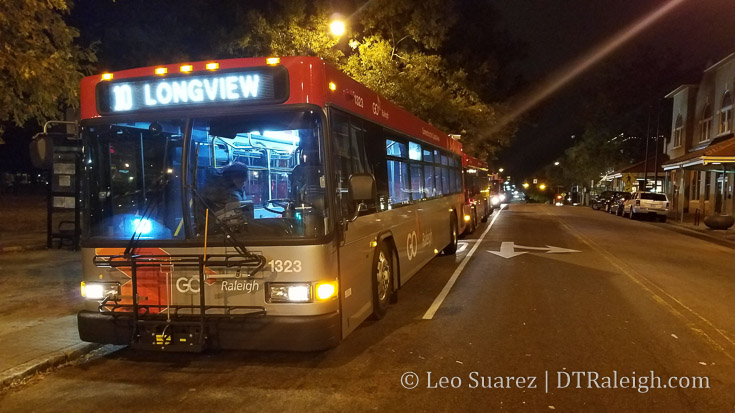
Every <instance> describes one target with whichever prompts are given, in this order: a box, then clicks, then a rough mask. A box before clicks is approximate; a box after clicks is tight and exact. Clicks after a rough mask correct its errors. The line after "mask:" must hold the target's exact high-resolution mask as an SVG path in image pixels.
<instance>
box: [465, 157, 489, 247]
mask: <svg viewBox="0 0 735 413" xmlns="http://www.w3.org/2000/svg"><path fill="white" fill-rule="evenodd" d="M462 175H463V177H464V195H465V217H467V216H469V217H470V218H469V220H468V225H467V229H466V232H467V233H472V232H474V230H475V229H476V228H477V226H478V225H479V223H480V222H487V218H488V217H489V216H490V214H492V212H493V205H492V203H491V202H490V178H489V177H488V166H487V162H485V161H482V160H480V159H477V158H475V157H473V156H470V155H467V154H466V153H464V154H462ZM465 219H466V218H465Z"/></svg>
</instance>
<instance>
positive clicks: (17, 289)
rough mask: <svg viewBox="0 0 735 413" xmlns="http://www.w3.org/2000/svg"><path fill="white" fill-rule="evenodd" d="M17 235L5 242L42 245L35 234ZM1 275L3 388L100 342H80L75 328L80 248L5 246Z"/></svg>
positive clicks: (0, 370) (0, 261)
mask: <svg viewBox="0 0 735 413" xmlns="http://www.w3.org/2000/svg"><path fill="white" fill-rule="evenodd" d="M17 239H18V241H17V242H14V243H11V244H4V245H3V246H4V247H5V246H8V245H9V246H10V247H12V248H13V250H17V251H22V250H21V249H18V248H26V247H27V246H36V245H38V244H37V243H34V242H36V241H37V240H38V238H37V237H35V238H34V237H30V236H29V237H18V238H17ZM4 240H7V238H4ZM13 244H16V245H13ZM43 246H44V248H45V236H44V237H43ZM0 280H2V288H0V343H2V346H0V383H1V385H0V390H4V389H7V388H8V387H12V386H14V385H16V384H19V383H21V382H23V380H25V379H27V378H29V377H31V376H33V375H35V374H36V373H40V372H43V371H46V370H48V369H50V368H53V367H56V366H59V365H62V364H64V363H67V362H70V361H73V360H75V359H79V358H80V357H83V356H84V355H85V354H87V353H89V352H90V351H92V350H94V349H97V348H99V347H100V346H99V345H98V344H91V343H84V342H82V341H81V340H79V335H78V333H77V322H76V313H77V312H78V311H79V310H80V309H81V306H82V297H81V296H80V295H79V283H80V281H81V260H80V254H79V253H78V252H72V251H69V250H63V249H62V250H58V249H53V250H43V251H23V252H13V253H10V252H7V250H6V252H4V253H2V254H0Z"/></svg>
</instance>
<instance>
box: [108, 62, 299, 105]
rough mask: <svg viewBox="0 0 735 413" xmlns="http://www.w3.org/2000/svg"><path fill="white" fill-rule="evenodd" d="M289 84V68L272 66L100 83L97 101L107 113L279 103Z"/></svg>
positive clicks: (283, 98) (286, 94) (284, 96)
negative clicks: (277, 68)
mask: <svg viewBox="0 0 735 413" xmlns="http://www.w3.org/2000/svg"><path fill="white" fill-rule="evenodd" d="M269 69H271V70H269ZM287 83H288V82H287V79H286V75H285V71H281V70H272V68H261V69H260V70H247V71H242V70H241V71H236V72H228V73H208V74H204V75H192V76H181V77H174V78H145V79H131V80H127V79H125V80H121V81H119V82H109V83H108V82H102V83H100V84H98V86H97V101H98V103H99V107H98V109H99V111H100V113H104V114H116V113H128V112H140V111H149V110H156V109H167V108H175V107H180V106H210V105H222V104H231V103H248V102H252V103H255V102H257V103H259V104H263V103H279V102H283V101H285V100H286V98H287V97H288V84H287Z"/></svg>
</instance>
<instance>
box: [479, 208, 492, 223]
mask: <svg viewBox="0 0 735 413" xmlns="http://www.w3.org/2000/svg"><path fill="white" fill-rule="evenodd" d="M482 211H483V212H482V219H480V222H487V217H488V216H490V214H489V213H488V212H487V208H484V209H483V210H482Z"/></svg>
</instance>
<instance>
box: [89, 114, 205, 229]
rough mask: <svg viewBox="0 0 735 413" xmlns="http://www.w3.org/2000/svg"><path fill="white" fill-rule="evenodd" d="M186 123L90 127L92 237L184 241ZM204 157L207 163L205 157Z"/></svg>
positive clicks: (178, 121)
mask: <svg viewBox="0 0 735 413" xmlns="http://www.w3.org/2000/svg"><path fill="white" fill-rule="evenodd" d="M185 124H186V122H185V121H184V120H180V119H174V120H158V121H154V122H124V123H112V124H103V125H91V126H88V127H86V128H85V129H84V131H83V138H84V139H85V143H86V146H87V147H88V148H89V151H90V159H94V160H96V162H92V163H90V164H89V165H88V175H87V177H88V180H87V181H88V182H87V185H88V189H89V193H90V203H89V210H88V212H89V213H88V214H85V219H86V220H88V221H87V225H85V227H86V231H87V234H86V235H87V236H88V237H102V238H111V239H130V238H131V237H133V235H134V234H135V235H136V237H139V238H140V239H171V238H182V237H183V236H184V232H183V231H181V227H180V224H181V223H182V219H183V213H182V205H181V176H182V171H181V147H182V141H183V130H182V129H183V126H184V125H185ZM205 159H207V160H208V159H209V158H208V157H205Z"/></svg>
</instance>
